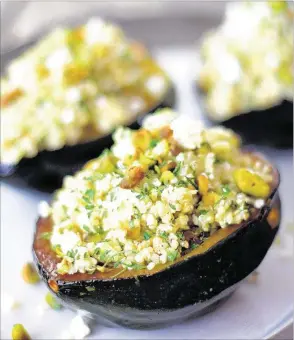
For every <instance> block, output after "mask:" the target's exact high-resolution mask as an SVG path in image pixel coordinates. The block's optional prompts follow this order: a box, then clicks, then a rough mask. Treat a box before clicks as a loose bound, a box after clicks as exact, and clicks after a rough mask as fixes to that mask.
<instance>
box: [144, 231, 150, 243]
mask: <svg viewBox="0 0 294 340" xmlns="http://www.w3.org/2000/svg"><path fill="white" fill-rule="evenodd" d="M143 237H144V240H146V241H148V240H149V239H150V237H151V236H150V234H149V233H148V232H147V231H145V232H144V234H143Z"/></svg>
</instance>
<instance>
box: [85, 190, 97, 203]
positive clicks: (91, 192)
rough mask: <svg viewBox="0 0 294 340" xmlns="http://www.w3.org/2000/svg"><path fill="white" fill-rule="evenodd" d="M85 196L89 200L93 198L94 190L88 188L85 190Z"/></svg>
mask: <svg viewBox="0 0 294 340" xmlns="http://www.w3.org/2000/svg"><path fill="white" fill-rule="evenodd" d="M85 196H86V197H88V198H89V199H90V200H93V199H94V197H95V190H94V189H88V190H87V191H86V192H85Z"/></svg>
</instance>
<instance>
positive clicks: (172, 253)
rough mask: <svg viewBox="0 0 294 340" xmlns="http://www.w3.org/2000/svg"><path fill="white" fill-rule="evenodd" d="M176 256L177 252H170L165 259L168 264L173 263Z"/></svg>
mask: <svg viewBox="0 0 294 340" xmlns="http://www.w3.org/2000/svg"><path fill="white" fill-rule="evenodd" d="M177 256H178V252H177V251H170V252H168V254H167V258H168V260H169V261H170V262H173V261H174V260H175V259H176V258H177Z"/></svg>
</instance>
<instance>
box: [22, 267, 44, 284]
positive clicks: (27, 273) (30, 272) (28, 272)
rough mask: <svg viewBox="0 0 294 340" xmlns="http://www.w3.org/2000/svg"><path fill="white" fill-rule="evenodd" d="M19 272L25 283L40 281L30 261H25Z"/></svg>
mask: <svg viewBox="0 0 294 340" xmlns="http://www.w3.org/2000/svg"><path fill="white" fill-rule="evenodd" d="M21 274H22V278H23V280H24V281H25V282H26V283H30V284H35V283H38V282H39V281H40V277H39V275H38V273H37V271H36V268H35V266H34V265H33V264H32V263H26V264H25V265H24V266H23V268H22V272H21Z"/></svg>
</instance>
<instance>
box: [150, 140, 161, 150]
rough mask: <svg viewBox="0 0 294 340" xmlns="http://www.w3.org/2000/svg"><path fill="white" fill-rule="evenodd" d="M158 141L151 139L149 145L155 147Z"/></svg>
mask: <svg viewBox="0 0 294 340" xmlns="http://www.w3.org/2000/svg"><path fill="white" fill-rule="evenodd" d="M158 142H159V140H157V139H151V141H150V144H149V147H150V148H152V149H153V148H155V147H156V145H157V144H158Z"/></svg>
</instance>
